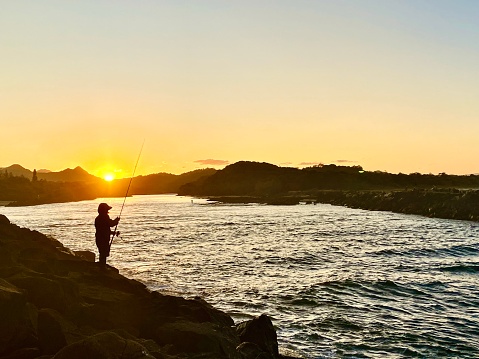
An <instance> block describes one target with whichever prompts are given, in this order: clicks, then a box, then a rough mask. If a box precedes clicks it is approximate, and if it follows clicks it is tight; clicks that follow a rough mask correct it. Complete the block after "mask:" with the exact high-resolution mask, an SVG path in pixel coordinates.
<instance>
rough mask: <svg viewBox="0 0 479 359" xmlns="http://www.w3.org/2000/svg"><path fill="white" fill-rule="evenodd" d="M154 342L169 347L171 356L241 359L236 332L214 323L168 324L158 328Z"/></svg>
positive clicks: (182, 322)
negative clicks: (187, 355)
mask: <svg viewBox="0 0 479 359" xmlns="http://www.w3.org/2000/svg"><path fill="white" fill-rule="evenodd" d="M228 329H229V330H228ZM154 340H155V341H156V342H157V343H158V344H159V345H161V346H169V347H170V348H171V349H170V351H169V353H170V354H182V353H185V354H195V353H203V355H205V358H225V359H226V358H228V359H235V358H238V359H239V358H241V356H240V355H239V354H238V353H237V351H236V347H237V346H238V345H239V344H240V343H239V340H238V338H237V336H236V335H235V333H234V330H233V329H231V328H225V327H218V326H217V325H215V324H213V323H192V322H186V321H178V322H174V323H167V324H164V325H161V326H159V327H158V328H157V330H156V336H155V338H154Z"/></svg>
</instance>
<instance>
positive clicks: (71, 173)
mask: <svg viewBox="0 0 479 359" xmlns="http://www.w3.org/2000/svg"><path fill="white" fill-rule="evenodd" d="M0 173H8V174H11V175H12V176H15V177H22V176H23V177H25V178H27V179H29V180H31V179H32V178H33V171H31V170H29V169H26V168H24V167H22V166H20V165H18V164H14V165H11V166H9V167H3V168H0ZM37 178H38V179H39V180H46V181H53V182H90V181H93V182H94V181H99V180H101V179H100V178H99V177H96V176H93V175H91V174H89V173H88V172H87V171H85V170H84V169H83V168H81V167H75V168H74V169H70V168H67V169H65V170H63V171H59V172H52V171H49V170H45V169H42V170H38V171H37Z"/></svg>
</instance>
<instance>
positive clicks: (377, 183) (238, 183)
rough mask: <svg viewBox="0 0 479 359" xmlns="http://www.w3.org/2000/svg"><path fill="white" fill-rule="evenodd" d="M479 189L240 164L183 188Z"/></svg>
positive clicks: (438, 179) (222, 192)
mask: <svg viewBox="0 0 479 359" xmlns="http://www.w3.org/2000/svg"><path fill="white" fill-rule="evenodd" d="M432 187H438V188H479V176H477V175H465V176H457V175H448V174H445V173H442V174H439V175H433V174H420V173H411V174H408V175H406V174H403V173H399V174H391V173H387V172H380V171H375V172H369V171H364V170H363V168H362V167H361V166H338V165H334V164H330V165H318V166H313V167H307V168H303V169H298V168H291V167H279V166H275V165H272V164H269V163H259V162H248V161H241V162H237V163H234V164H231V165H229V166H226V167H225V168H224V169H222V170H219V171H217V172H216V173H215V174H213V175H212V176H210V177H208V178H204V179H203V180H202V181H201V182H199V181H197V182H190V183H188V184H185V185H184V186H182V187H180V189H179V192H178V193H179V194H182V195H193V196H274V195H284V194H286V193H288V192H295V191H303V192H304V191H315V190H378V189H381V190H385V189H387V190H395V189H405V188H432Z"/></svg>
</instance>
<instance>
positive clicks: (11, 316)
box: [0, 279, 37, 355]
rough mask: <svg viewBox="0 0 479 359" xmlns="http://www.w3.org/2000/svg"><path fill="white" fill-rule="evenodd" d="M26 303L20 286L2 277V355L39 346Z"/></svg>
mask: <svg viewBox="0 0 479 359" xmlns="http://www.w3.org/2000/svg"><path fill="white" fill-rule="evenodd" d="M26 304H27V302H26V298H25V296H24V294H23V292H22V291H21V290H20V289H19V288H17V287H15V286H14V285H12V284H11V283H9V282H7V281H5V280H3V279H0V318H1V320H0V355H2V354H3V355H6V354H7V353H9V352H12V351H16V350H18V349H20V348H25V347H27V348H28V347H36V346H37V340H36V336H35V333H34V328H33V325H32V323H31V320H30V316H29V313H28V308H27V305H26Z"/></svg>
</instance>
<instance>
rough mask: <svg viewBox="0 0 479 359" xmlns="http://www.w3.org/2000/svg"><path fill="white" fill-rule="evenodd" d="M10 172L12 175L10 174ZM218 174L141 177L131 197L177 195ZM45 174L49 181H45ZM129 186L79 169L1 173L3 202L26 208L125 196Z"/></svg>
mask: <svg viewBox="0 0 479 359" xmlns="http://www.w3.org/2000/svg"><path fill="white" fill-rule="evenodd" d="M9 169H11V170H13V172H9ZM215 172H216V170H214V169H202V170H196V171H192V172H187V173H184V174H181V175H173V174H168V173H157V174H151V175H148V176H138V177H135V179H134V180H133V181H132V183H131V188H130V190H129V192H128V194H129V195H139V194H162V193H177V192H178V190H179V188H180V187H181V186H182V185H184V184H186V183H189V182H197V183H201V182H202V181H203V180H204V178H206V177H209V176H211V175H212V174H214V173H215ZM44 175H47V177H48V178H50V180H45V179H44ZM27 176H28V177H27ZM129 183H130V179H129V178H128V179H120V180H115V181H112V182H106V181H104V180H103V179H101V178H98V177H95V176H93V175H90V174H89V173H87V172H86V171H85V170H83V169H82V168H80V167H77V168H75V169H73V170H71V169H67V170H64V171H61V172H49V173H39V172H37V171H36V170H34V171H29V170H27V169H25V168H23V167H21V166H19V165H13V166H10V167H8V168H3V169H1V170H0V202H3V204H6V205H13V206H23V205H36V204H44V203H57V202H71V201H81V200H88V199H95V198H100V197H123V196H125V194H126V190H127V188H128V185H129Z"/></svg>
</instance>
